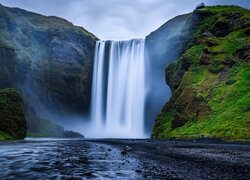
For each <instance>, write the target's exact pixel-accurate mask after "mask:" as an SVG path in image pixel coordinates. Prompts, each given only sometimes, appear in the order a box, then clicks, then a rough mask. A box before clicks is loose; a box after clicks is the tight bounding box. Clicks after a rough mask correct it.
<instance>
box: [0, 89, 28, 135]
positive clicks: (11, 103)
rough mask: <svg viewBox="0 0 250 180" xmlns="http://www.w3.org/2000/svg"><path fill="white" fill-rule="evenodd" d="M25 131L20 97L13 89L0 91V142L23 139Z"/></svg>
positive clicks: (24, 119)
mask: <svg viewBox="0 0 250 180" xmlns="http://www.w3.org/2000/svg"><path fill="white" fill-rule="evenodd" d="M26 131H27V127H26V118H25V115H24V111H23V107H22V99H21V97H20V95H19V94H18V93H17V91H15V90H14V89H3V90H0V140H11V139H24V138H25V137H26Z"/></svg>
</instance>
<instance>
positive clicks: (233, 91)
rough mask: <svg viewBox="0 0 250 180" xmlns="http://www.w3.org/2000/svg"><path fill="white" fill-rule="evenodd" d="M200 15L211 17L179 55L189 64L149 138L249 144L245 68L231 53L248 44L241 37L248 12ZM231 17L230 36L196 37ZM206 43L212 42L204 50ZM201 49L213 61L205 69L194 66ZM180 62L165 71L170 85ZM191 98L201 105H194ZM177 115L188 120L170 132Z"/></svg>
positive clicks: (249, 70)
mask: <svg viewBox="0 0 250 180" xmlns="http://www.w3.org/2000/svg"><path fill="white" fill-rule="evenodd" d="M199 11H210V12H211V13H212V15H210V16H208V18H206V19H205V20H204V21H203V22H202V24H201V26H200V27H199V28H198V29H197V31H196V33H195V35H194V38H195V39H196V41H192V43H190V47H189V49H188V50H187V51H186V52H185V53H184V55H183V57H188V58H190V59H191V62H192V64H191V66H190V68H189V70H188V71H186V72H185V74H184V76H183V78H182V82H181V84H180V86H179V87H178V89H177V90H176V91H175V92H173V95H172V97H171V99H170V101H169V102H168V103H167V104H166V105H165V107H164V113H161V114H160V115H159V116H158V117H157V119H156V125H155V128H154V131H153V134H152V138H155V139H168V138H179V139H191V138H199V137H209V138H220V139H223V140H227V141H250V79H249V77H250V63H249V61H247V60H246V59H245V60H243V59H238V57H237V53H236V52H237V51H238V50H241V49H242V48H245V47H248V46H249V45H250V39H249V36H247V35H246V34H244V32H245V29H244V26H243V25H244V23H245V22H243V21H242V20H243V19H244V18H248V21H247V23H249V19H250V18H249V17H250V16H249V12H250V11H249V10H246V9H242V8H240V7H236V6H220V7H217V6H216V7H207V8H204V9H201V10H199ZM233 13H237V14H239V15H240V17H239V22H240V23H239V24H236V25H235V26H234V29H233V31H232V32H230V33H229V34H227V35H226V36H225V37H203V36H201V33H202V32H203V31H204V30H205V29H207V30H211V31H212V30H213V28H214V24H215V23H216V22H218V21H224V22H229V20H230V19H231V16H232V15H233ZM241 27H243V28H241ZM207 41H211V42H215V43H214V45H212V46H207V45H206V42H207ZM197 42H198V43H197ZM204 48H207V49H208V54H209V56H210V58H211V60H212V61H211V63H210V64H208V65H200V63H199V61H200V59H201V54H202V51H203V49H204ZM181 60H182V59H181ZM181 60H180V61H178V63H174V64H170V65H169V67H168V68H167V70H170V71H171V73H167V74H170V75H171V79H172V81H174V79H175V76H176V74H178V71H179V70H180V68H177V67H180V65H178V64H181V63H182V62H181ZM170 85H171V84H170ZM177 91H178V93H176V92H177ZM195 98H199V99H200V100H199V101H198V102H195V101H194V99H195ZM194 103H196V105H194ZM178 106H180V107H182V112H178V113H177V112H176V107H178ZM166 107H167V108H166ZM189 107H192V108H189ZM201 107H202V108H201ZM202 110H204V112H203V114H201V115H200V114H198V116H197V115H195V113H194V112H196V113H197V112H198V113H200V112H202ZM178 114H180V116H179V115H178ZM176 115H178V116H179V117H185V116H188V120H187V121H186V123H185V124H184V125H183V126H181V127H177V128H174V129H173V128H172V122H173V121H174V119H175V118H174V117H175V116H176Z"/></svg>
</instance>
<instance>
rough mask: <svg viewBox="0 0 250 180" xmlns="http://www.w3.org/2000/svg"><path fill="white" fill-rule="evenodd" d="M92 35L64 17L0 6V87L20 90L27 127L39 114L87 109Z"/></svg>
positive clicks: (32, 126)
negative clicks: (47, 15)
mask: <svg viewBox="0 0 250 180" xmlns="http://www.w3.org/2000/svg"><path fill="white" fill-rule="evenodd" d="M96 40H97V38H96V37H95V36H94V35H93V34H91V33H89V32H87V31H86V30H85V29H83V28H81V27H77V26H73V25H72V24H71V23H70V22H68V21H66V20H64V19H61V18H57V17H46V16H42V15H39V14H35V13H31V12H27V11H24V10H21V9H18V8H7V7H4V6H2V5H0V88H8V87H13V88H15V89H17V90H18V91H19V92H20V94H21V96H22V98H23V99H24V107H25V112H26V114H27V119H28V129H35V127H34V126H35V124H36V123H35V122H36V119H37V117H38V116H42V117H47V118H49V117H52V116H51V115H53V117H54V118H57V120H58V121H60V118H61V116H64V115H65V114H69V113H84V112H85V113H86V112H88V109H89V103H90V97H91V96H90V94H91V81H92V65H93V56H94V49H95V41H96Z"/></svg>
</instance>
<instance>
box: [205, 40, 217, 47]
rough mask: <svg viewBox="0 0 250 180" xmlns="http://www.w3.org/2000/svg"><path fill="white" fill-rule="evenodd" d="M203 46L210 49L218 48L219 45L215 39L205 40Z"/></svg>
mask: <svg viewBox="0 0 250 180" xmlns="http://www.w3.org/2000/svg"><path fill="white" fill-rule="evenodd" d="M205 44H206V45H207V46H209V47H212V46H218V45H219V43H218V42H217V41H216V40H215V39H207V40H206V41H205Z"/></svg>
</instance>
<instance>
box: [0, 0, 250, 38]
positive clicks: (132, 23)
mask: <svg viewBox="0 0 250 180" xmlns="http://www.w3.org/2000/svg"><path fill="white" fill-rule="evenodd" d="M201 2H202V0H196V1H194V0H185V1H183V0H133V1H132V0H0V3H2V4H3V5H6V6H10V7H20V8H23V9H26V10H29V11H33V12H37V13H41V14H44V15H55V16H59V17H62V18H65V19H67V20H69V21H71V22H72V23H73V24H75V25H78V26H83V27H84V28H85V29H87V30H88V31H90V32H92V33H93V34H95V35H96V36H97V37H99V38H100V39H112V40H114V39H115V40H123V39H131V38H142V37H145V36H146V35H148V34H149V33H150V32H152V31H153V30H155V29H157V28H158V27H159V26H160V25H162V24H163V23H165V22H166V21H167V20H169V19H171V18H173V17H175V16H177V15H180V14H184V13H188V12H191V11H193V9H194V8H195V6H196V5H197V4H199V3H201ZM205 3H206V4H209V5H216V4H221V5H222V4H228V5H231V4H237V5H241V6H243V7H246V8H250V3H249V2H247V1H246V0H237V1H235V0H205Z"/></svg>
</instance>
